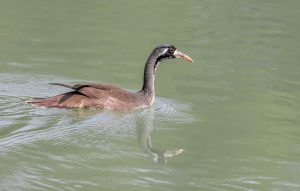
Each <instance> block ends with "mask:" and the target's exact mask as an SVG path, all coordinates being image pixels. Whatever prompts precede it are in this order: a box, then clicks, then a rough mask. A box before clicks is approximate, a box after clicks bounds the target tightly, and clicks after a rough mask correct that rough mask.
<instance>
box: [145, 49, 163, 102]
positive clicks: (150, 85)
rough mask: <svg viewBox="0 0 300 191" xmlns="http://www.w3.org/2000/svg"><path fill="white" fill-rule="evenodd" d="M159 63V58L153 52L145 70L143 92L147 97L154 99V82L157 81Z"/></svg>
mask: <svg viewBox="0 0 300 191" xmlns="http://www.w3.org/2000/svg"><path fill="white" fill-rule="evenodd" d="M158 62H159V56H158V55H157V54H155V53H154V52H152V54H151V55H150V56H149V58H148V60H147V62H146V64H145V69H144V83H143V88H142V90H141V92H144V93H145V94H146V95H147V96H150V97H154V96H155V89H154V80H155V67H157V66H156V65H157V64H158Z"/></svg>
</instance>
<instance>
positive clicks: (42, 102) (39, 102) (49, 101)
mask: <svg viewBox="0 0 300 191" xmlns="http://www.w3.org/2000/svg"><path fill="white" fill-rule="evenodd" d="M57 101H58V100H57V99H53V97H52V98H51V97H50V98H32V99H29V100H27V101H26V103H29V104H31V105H34V106H40V107H57V106H58V102H57Z"/></svg>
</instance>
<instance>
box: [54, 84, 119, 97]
mask: <svg viewBox="0 0 300 191" xmlns="http://www.w3.org/2000/svg"><path fill="white" fill-rule="evenodd" d="M50 84H52V85H58V86H63V87H67V88H71V89H73V90H75V91H77V92H80V93H82V94H83V95H85V96H87V97H89V98H92V99H99V98H104V97H106V95H107V93H108V92H109V91H123V90H122V89H121V88H119V87H117V86H114V85H111V84H95V83H88V84H75V85H68V84H62V83H50Z"/></svg>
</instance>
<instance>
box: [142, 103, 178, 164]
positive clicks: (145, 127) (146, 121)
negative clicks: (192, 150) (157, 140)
mask: <svg viewBox="0 0 300 191" xmlns="http://www.w3.org/2000/svg"><path fill="white" fill-rule="evenodd" d="M154 118H155V114H154V109H153V108H149V109H145V110H144V111H143V112H142V113H141V115H139V117H138V120H137V135H138V141H139V144H140V146H141V148H142V149H143V151H144V152H145V153H146V154H147V155H148V156H149V157H150V159H151V160H152V162H154V163H165V162H167V161H168V159H169V158H172V157H174V156H177V155H179V154H181V153H182V152H183V149H182V148H176V149H167V150H161V149H155V148H153V146H152V141H151V134H152V131H153V129H154V125H153V122H154Z"/></svg>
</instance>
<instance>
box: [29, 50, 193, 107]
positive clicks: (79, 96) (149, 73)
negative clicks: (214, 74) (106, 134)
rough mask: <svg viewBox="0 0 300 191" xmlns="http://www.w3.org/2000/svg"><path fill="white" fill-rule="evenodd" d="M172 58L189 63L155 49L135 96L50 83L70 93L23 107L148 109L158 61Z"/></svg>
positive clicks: (109, 89) (179, 55) (115, 90)
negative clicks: (66, 89) (141, 84)
mask: <svg viewBox="0 0 300 191" xmlns="http://www.w3.org/2000/svg"><path fill="white" fill-rule="evenodd" d="M175 57H177V58H182V59H185V60H187V61H192V59H191V58H190V57H188V56H187V55H185V54H183V53H181V52H179V51H178V50H177V49H176V48H175V47H174V46H172V45H161V46H158V47H157V48H155V49H154V50H153V51H152V53H151V54H150V56H149V58H148V60H147V62H146V65H145V70H144V83H143V88H142V89H141V90H140V91H139V92H136V93H134V92H129V91H126V90H124V89H122V88H119V87H117V86H114V85H111V84H104V83H101V84H93V83H88V84H75V85H67V84H61V83H52V84H53V85H59V86H63V87H66V88H70V89H72V91H70V92H67V93H63V94H60V95H57V96H52V97H48V98H33V99H30V100H28V101H27V103H30V104H32V105H35V106H40V107H47V108H103V109H110V110H119V111H129V110H134V109H138V108H144V107H148V106H151V105H153V103H154V101H155V89H154V78H155V71H156V69H157V66H158V65H159V63H160V62H161V60H162V59H165V58H175Z"/></svg>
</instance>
